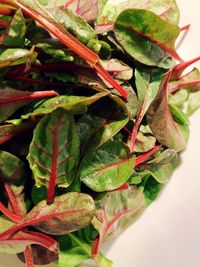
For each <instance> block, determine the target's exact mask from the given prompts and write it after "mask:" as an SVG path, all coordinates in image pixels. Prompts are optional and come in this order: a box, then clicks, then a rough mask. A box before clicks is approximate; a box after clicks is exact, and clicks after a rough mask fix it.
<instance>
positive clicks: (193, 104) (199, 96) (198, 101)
mask: <svg viewBox="0 0 200 267" xmlns="http://www.w3.org/2000/svg"><path fill="white" fill-rule="evenodd" d="M199 107H200V91H197V92H194V93H190V95H189V99H188V110H187V112H188V114H189V115H192V113H194V112H195V111H196V110H197V109H198V108H199Z"/></svg>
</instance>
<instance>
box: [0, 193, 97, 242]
mask: <svg viewBox="0 0 200 267" xmlns="http://www.w3.org/2000/svg"><path fill="white" fill-rule="evenodd" d="M94 212H95V204H94V201H93V199H92V197H91V196H89V195H87V194H83V193H75V192H72V193H67V194H64V195H61V196H58V197H55V199H54V202H53V203H52V204H51V205H49V204H48V202H47V201H46V200H43V201H41V202H40V203H39V204H38V205H36V206H35V207H34V208H33V209H32V210H31V211H30V212H29V213H28V214H27V215H26V216H25V217H24V219H23V220H22V221H21V222H19V223H18V224H16V225H14V226H13V227H11V228H9V229H8V230H7V231H5V232H3V233H2V234H0V240H6V239H7V238H8V237H10V236H11V235H12V234H13V233H16V232H17V231H19V230H21V229H24V228H25V227H27V226H34V227H35V228H37V229H38V230H40V231H42V232H43V233H47V234H51V235H64V234H67V233H70V232H74V231H77V230H79V229H81V228H84V227H86V226H88V225H89V224H90V223H91V221H92V218H93V216H94Z"/></svg>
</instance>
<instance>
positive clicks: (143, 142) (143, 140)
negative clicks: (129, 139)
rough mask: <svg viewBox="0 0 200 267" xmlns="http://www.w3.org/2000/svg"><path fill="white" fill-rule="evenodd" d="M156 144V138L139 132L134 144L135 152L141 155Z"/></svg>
mask: <svg viewBox="0 0 200 267" xmlns="http://www.w3.org/2000/svg"><path fill="white" fill-rule="evenodd" d="M155 144H156V138H155V137H154V136H153V135H151V134H146V135H145V134H144V133H142V132H141V131H139V132H138V134H137V138H136V142H135V148H134V151H135V152H139V153H143V152H147V151H149V150H151V149H152V148H153V147H154V146H155Z"/></svg>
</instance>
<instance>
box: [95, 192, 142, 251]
mask: <svg viewBox="0 0 200 267" xmlns="http://www.w3.org/2000/svg"><path fill="white" fill-rule="evenodd" d="M145 207H146V201H145V198H144V195H143V193H142V191H141V190H140V189H138V188H134V187H131V188H130V189H128V190H122V191H114V192H110V193H108V194H106V195H105V197H104V198H103V199H101V200H100V201H97V203H96V208H97V211H96V215H95V217H94V219H93V221H92V225H93V226H94V228H95V229H96V230H97V231H98V232H99V237H98V238H97V239H96V240H95V242H94V246H93V255H94V256H96V255H98V253H99V250H100V246H101V243H102V242H103V241H104V240H105V239H109V238H112V237H113V236H116V235H118V234H119V233H121V232H122V231H123V230H124V229H126V228H127V227H128V226H129V225H131V224H132V223H133V222H135V220H136V219H137V218H138V216H139V215H140V214H141V213H142V212H143V210H144V209H145Z"/></svg>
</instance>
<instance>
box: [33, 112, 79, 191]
mask: <svg viewBox="0 0 200 267" xmlns="http://www.w3.org/2000/svg"><path fill="white" fill-rule="evenodd" d="M79 153H80V140H79V136H78V132H77V128H76V125H75V122H74V118H73V116H72V115H71V114H70V113H68V112H66V111H65V110H64V109H57V110H55V111H54V112H52V113H50V114H49V115H46V116H45V117H44V118H43V119H41V120H40V122H39V123H38V125H37V127H36V128H35V131H34V136H33V140H32V142H31V145H30V150H29V155H28V161H29V164H30V168H31V169H32V171H33V174H34V179H35V181H36V186H37V187H40V186H46V187H47V188H48V187H49V185H50V184H51V183H54V184H55V185H58V186H61V187H68V186H69V185H70V184H71V183H72V182H73V180H74V178H75V175H76V168H77V164H78V161H79Z"/></svg>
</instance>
